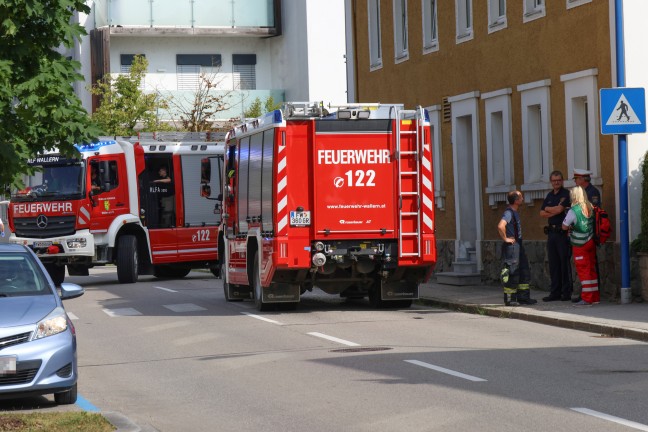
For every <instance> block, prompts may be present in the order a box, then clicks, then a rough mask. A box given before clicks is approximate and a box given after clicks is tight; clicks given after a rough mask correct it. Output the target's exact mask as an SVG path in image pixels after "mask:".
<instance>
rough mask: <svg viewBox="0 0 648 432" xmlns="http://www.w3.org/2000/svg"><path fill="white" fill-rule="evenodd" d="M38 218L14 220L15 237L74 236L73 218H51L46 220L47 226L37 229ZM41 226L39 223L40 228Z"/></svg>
mask: <svg viewBox="0 0 648 432" xmlns="http://www.w3.org/2000/svg"><path fill="white" fill-rule="evenodd" d="M37 219H38V218H35V217H34V218H16V219H14V225H15V228H16V236H18V237H30V238H47V237H59V236H66V235H72V234H74V221H75V217H74V216H52V217H48V218H47V225H46V226H44V227H39V225H38V222H37ZM42 225H43V223H42V221H41V226H42Z"/></svg>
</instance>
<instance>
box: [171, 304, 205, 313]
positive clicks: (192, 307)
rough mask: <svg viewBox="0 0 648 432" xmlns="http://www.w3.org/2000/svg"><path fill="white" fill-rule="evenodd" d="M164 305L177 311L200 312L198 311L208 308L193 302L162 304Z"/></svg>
mask: <svg viewBox="0 0 648 432" xmlns="http://www.w3.org/2000/svg"><path fill="white" fill-rule="evenodd" d="M162 306H164V307H165V308H167V309H169V310H170V311H172V312H176V313H183V312H198V311H204V310H207V309H205V308H204V307H202V306H198V305H196V304H193V303H180V304H171V305H162Z"/></svg>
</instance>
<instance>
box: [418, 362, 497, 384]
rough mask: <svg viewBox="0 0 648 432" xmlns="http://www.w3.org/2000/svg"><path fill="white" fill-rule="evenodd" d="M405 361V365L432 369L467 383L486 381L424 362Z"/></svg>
mask: <svg viewBox="0 0 648 432" xmlns="http://www.w3.org/2000/svg"><path fill="white" fill-rule="evenodd" d="M405 361H406V362H407V363H411V364H414V365H417V366H421V367H424V368H428V369H432V370H435V371H437V372H441V373H444V374H448V375H452V376H456V377H458V378H463V379H466V380H468V381H475V382H482V381H486V380H485V379H483V378H478V377H475V376H472V375H466V374H464V373H461V372H457V371H453V370H451V369H446V368H443V367H441V366H435V365H433V364H430V363H425V362H422V361H418V360H405Z"/></svg>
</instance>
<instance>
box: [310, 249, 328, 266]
mask: <svg viewBox="0 0 648 432" xmlns="http://www.w3.org/2000/svg"><path fill="white" fill-rule="evenodd" d="M324 264H326V256H325V255H324V254H323V253H321V252H317V253H316V254H315V255H313V265H314V266H315V267H322V266H323V265H324Z"/></svg>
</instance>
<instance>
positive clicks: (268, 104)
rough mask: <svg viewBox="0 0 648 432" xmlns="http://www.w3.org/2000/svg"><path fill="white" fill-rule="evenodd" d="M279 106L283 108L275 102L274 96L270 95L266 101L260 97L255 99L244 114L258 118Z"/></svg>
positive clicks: (246, 116) (247, 116)
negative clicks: (262, 100)
mask: <svg viewBox="0 0 648 432" xmlns="http://www.w3.org/2000/svg"><path fill="white" fill-rule="evenodd" d="M279 108H281V104H278V103H275V100H274V98H273V97H272V96H268V97H267V98H266V100H265V101H264V102H261V99H259V98H256V99H254V101H252V103H251V104H250V106H249V107H248V109H246V110H245V111H244V113H243V114H244V115H245V118H256V117H261V116H262V115H263V114H265V113H269V112H270V111H274V110H276V109H279Z"/></svg>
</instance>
